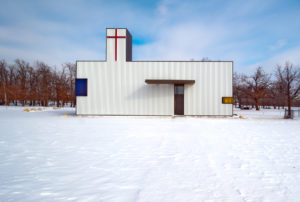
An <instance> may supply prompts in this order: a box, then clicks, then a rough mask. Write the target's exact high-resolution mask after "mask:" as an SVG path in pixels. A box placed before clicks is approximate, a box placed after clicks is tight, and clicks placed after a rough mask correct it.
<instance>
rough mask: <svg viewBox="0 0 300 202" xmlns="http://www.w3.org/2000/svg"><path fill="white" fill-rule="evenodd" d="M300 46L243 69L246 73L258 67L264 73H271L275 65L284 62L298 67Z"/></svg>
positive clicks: (299, 65)
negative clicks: (262, 69)
mask: <svg viewBox="0 0 300 202" xmlns="http://www.w3.org/2000/svg"><path fill="white" fill-rule="evenodd" d="M299 56H300V46H299V47H296V48H292V49H289V50H287V51H284V52H282V53H279V54H277V55H274V56H273V57H270V58H268V59H267V60H264V61H261V62H258V63H256V64H253V65H250V66H248V67H246V68H245V70H246V71H247V72H252V71H253V70H254V69H255V68H257V67H258V66H262V67H263V68H264V70H265V71H266V72H269V73H271V72H273V71H274V69H275V68H276V65H278V64H279V65H282V64H284V63H285V62H286V61H289V62H291V63H292V64H294V65H295V66H296V67H300V57H299Z"/></svg>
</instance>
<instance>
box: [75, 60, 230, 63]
mask: <svg viewBox="0 0 300 202" xmlns="http://www.w3.org/2000/svg"><path fill="white" fill-rule="evenodd" d="M76 62H107V61H106V60H76ZM125 62H191V63H192V62H203V63H204V62H232V63H233V62H234V61H233V60H215V61H201V60H198V61H196V60H195V61H189V60H134V61H125Z"/></svg>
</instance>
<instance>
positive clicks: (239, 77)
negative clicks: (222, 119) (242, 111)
mask: <svg viewBox="0 0 300 202" xmlns="http://www.w3.org/2000/svg"><path fill="white" fill-rule="evenodd" d="M245 78H246V76H245V75H243V74H238V73H236V72H235V73H234V74H233V97H234V102H235V104H238V107H239V108H241V107H242V105H243V102H242V100H243V97H244V89H245V83H244V81H245Z"/></svg>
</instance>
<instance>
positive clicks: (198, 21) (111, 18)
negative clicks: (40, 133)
mask: <svg viewBox="0 0 300 202" xmlns="http://www.w3.org/2000/svg"><path fill="white" fill-rule="evenodd" d="M0 3H1V12H0V59H5V60H7V61H8V62H13V60H14V59H16V58H21V59H24V60H27V61H29V62H34V61H36V60H41V61H45V62H46V63H48V64H51V65H56V66H57V67H59V66H60V64H62V63H64V62H75V61H76V60H89V59H90V60H103V59H104V58H105V31H106V30H105V28H106V27H126V28H128V29H129V31H130V32H131V34H132V36H133V42H134V43H133V45H134V46H133V59H134V60H191V59H194V60H201V59H202V58H204V57H207V58H209V59H211V60H233V61H234V64H235V66H234V68H235V70H236V71H238V72H252V71H253V70H254V69H255V68H256V67H257V66H259V65H260V66H263V67H264V69H265V70H266V71H272V70H273V69H274V68H275V66H276V64H283V63H284V62H285V61H286V60H289V61H290V62H292V63H293V64H294V65H295V66H299V65H300V1H289V0H286V1H284V0H279V1H274V0H263V1H262V0H253V1H250V0H249V1H230V0H229V1H224V0H211V1H200V0H198V1H182V0H179V1H177V0H174V1H169V0H162V1H141V0H140V1H138V0H137V1H97V0H86V1H83V0H51V1H50V0H48V1H44V0H39V1H38V0H27V1H23V0H22V1H21V0H6V1H3V0H1V1H0Z"/></svg>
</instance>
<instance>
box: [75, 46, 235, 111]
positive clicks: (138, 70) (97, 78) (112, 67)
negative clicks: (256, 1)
mask: <svg viewBox="0 0 300 202" xmlns="http://www.w3.org/2000/svg"><path fill="white" fill-rule="evenodd" d="M124 41H125V40H124ZM118 45H119V44H118ZM108 52H109V51H108ZM111 56H113V57H114V54H113V53H112V54H111ZM232 65H233V64H232V62H137V61H134V62H123V61H120V62H119V61H118V62H115V61H112V60H110V61H107V62H105V61H103V62H101V61H99V62H92V61H91V62H80V61H78V62H77V78H87V79H88V96H86V97H80V96H79V97H78V96H77V114H83V115H173V114H174V85H171V84H170V85H165V84H159V85H158V84H151V85H149V84H146V83H145V79H184V80H195V84H193V85H185V87H184V90H185V92H184V114H185V115H232V105H231V104H222V97H225V96H228V97H232V73H233V72H232Z"/></svg>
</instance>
